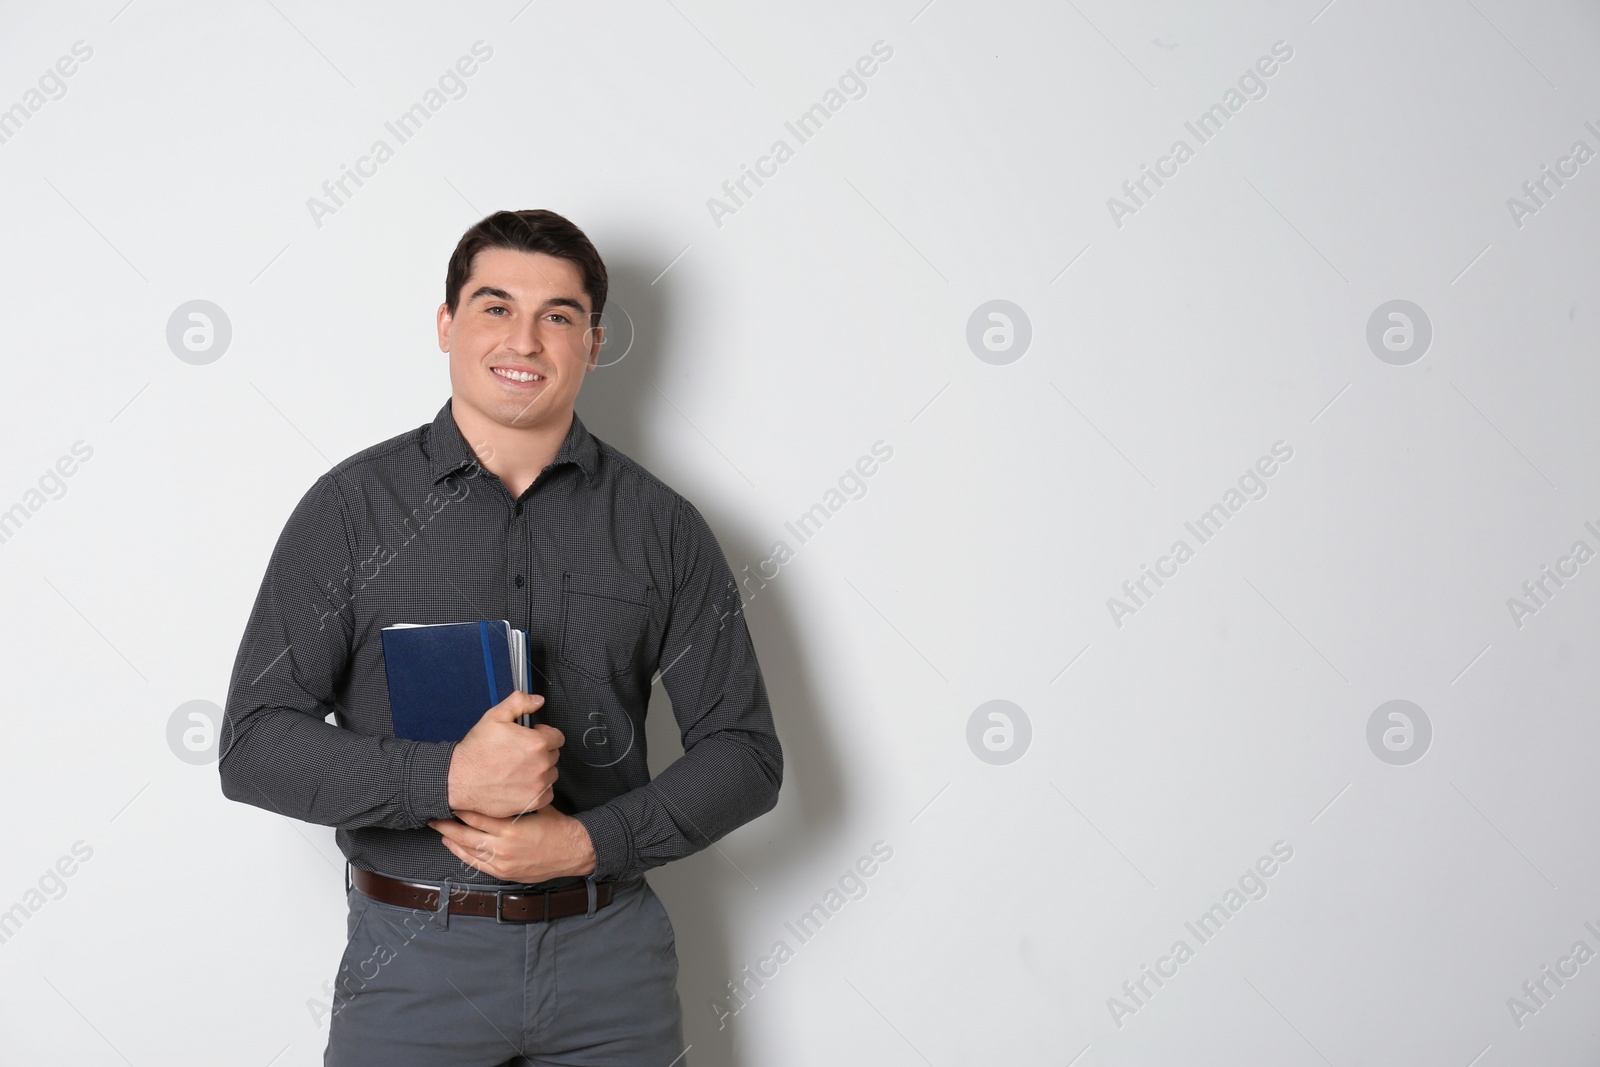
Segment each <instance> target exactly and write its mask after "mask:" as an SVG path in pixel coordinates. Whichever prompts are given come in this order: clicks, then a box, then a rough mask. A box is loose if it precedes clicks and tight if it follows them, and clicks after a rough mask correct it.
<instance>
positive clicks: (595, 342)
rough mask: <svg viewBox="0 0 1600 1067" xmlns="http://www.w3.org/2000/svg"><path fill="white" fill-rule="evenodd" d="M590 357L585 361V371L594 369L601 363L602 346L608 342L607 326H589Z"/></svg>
mask: <svg viewBox="0 0 1600 1067" xmlns="http://www.w3.org/2000/svg"><path fill="white" fill-rule="evenodd" d="M589 337H590V341H589V358H588V360H586V361H585V362H584V366H583V370H584V373H585V374H587V373H588V372H590V371H592V370H594V369H595V368H596V367H598V366H599V365H600V346H601V345H603V344H605V343H606V328H605V327H604V326H591V327H590V328H589Z"/></svg>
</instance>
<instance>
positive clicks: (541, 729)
mask: <svg viewBox="0 0 1600 1067" xmlns="http://www.w3.org/2000/svg"><path fill="white" fill-rule="evenodd" d="M533 729H534V732H535V733H539V734H543V735H544V737H545V741H546V742H547V743H548V744H549V745H550V747H551V748H560V747H561V746H562V745H564V744H566V743H567V735H566V734H564V733H562V732H561V731H560V730H557V729H556V728H555V727H554V726H551V725H550V724H549V723H547V722H539V723H534V725H533Z"/></svg>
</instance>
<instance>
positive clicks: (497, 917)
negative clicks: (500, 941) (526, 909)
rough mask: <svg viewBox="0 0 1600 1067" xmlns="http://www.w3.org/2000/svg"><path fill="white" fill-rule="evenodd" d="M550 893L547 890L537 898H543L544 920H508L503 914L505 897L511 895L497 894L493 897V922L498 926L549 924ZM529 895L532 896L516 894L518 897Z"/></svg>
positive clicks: (504, 911)
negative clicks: (533, 923)
mask: <svg viewBox="0 0 1600 1067" xmlns="http://www.w3.org/2000/svg"><path fill="white" fill-rule="evenodd" d="M550 893H551V890H548V889H545V890H542V891H541V892H540V893H539V896H541V897H543V898H544V918H543V919H508V918H506V917H505V914H506V897H508V896H510V895H511V894H509V893H501V892H497V893H495V895H494V921H495V922H496V923H497V924H498V925H500V926H511V925H519V926H520V925H522V924H523V923H531V922H549V921H550ZM531 895H532V894H529V893H519V894H518V896H531Z"/></svg>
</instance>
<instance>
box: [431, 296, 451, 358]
mask: <svg viewBox="0 0 1600 1067" xmlns="http://www.w3.org/2000/svg"><path fill="white" fill-rule="evenodd" d="M435 318H436V319H437V322H436V325H437V326H438V329H439V351H441V352H448V351H450V325H451V323H452V322H454V321H455V319H454V318H453V317H452V316H451V314H450V305H449V304H440V305H439V314H438V315H437V316H435Z"/></svg>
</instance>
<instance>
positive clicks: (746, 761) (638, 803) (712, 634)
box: [575, 498, 783, 880]
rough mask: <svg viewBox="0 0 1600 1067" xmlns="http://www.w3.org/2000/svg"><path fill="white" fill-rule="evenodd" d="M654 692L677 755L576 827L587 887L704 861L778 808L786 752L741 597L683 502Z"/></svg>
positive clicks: (695, 514)
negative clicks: (668, 709)
mask: <svg viewBox="0 0 1600 1067" xmlns="http://www.w3.org/2000/svg"><path fill="white" fill-rule="evenodd" d="M672 572H673V587H672V591H671V596H670V598H669V605H670V606H669V610H668V617H667V626H666V632H665V634H664V635H663V638H662V645H661V669H662V671H663V672H664V673H663V674H662V676H661V682H662V684H663V685H664V686H665V687H666V690H667V695H668V696H669V697H670V698H671V699H672V713H673V715H674V717H676V718H677V720H678V727H679V730H680V731H681V733H682V736H683V755H682V756H680V757H679V758H678V759H676V760H674V761H673V763H672V764H671V765H670V766H669V767H667V768H666V769H665V770H664V771H662V772H661V773H660V774H659V775H657V776H656V777H655V778H653V779H652V780H651V781H649V782H648V783H646V784H645V785H642V786H640V787H639V788H637V789H633V790H630V791H629V792H627V793H624V794H622V795H621V796H619V797H615V798H613V799H612V800H610V801H608V802H606V803H605V804H601V805H599V806H598V807H594V808H590V809H589V810H588V811H582V812H579V813H577V815H576V816H575V817H576V818H577V820H578V821H579V822H580V823H582V824H583V827H584V829H585V830H587V831H588V834H589V840H590V842H591V844H592V845H593V848H594V855H595V871H594V876H595V877H596V878H598V879H602V880H612V879H615V880H622V879H627V878H631V877H633V876H635V875H639V874H643V873H644V872H645V871H647V870H649V869H650V868H652V867H658V866H660V865H661V864H663V863H669V862H671V861H672V860H676V859H682V858H683V857H685V856H689V855H692V854H693V853H695V852H698V851H700V850H701V849H703V848H705V847H706V846H707V845H710V844H711V843H712V842H713V841H717V840H719V839H720V838H722V837H723V836H724V835H726V834H727V833H729V832H730V831H732V830H733V829H735V828H736V827H739V826H742V825H744V824H745V823H747V822H749V821H750V820H752V819H754V818H756V817H758V816H760V815H764V814H766V813H767V812H769V811H771V810H772V809H773V807H774V806H776V804H777V803H778V787H779V785H781V784H782V782H783V750H782V748H781V747H780V746H779V744H778V733H777V730H776V728H775V727H774V726H773V722H772V708H771V706H770V705H769V704H768V702H767V688H766V684H765V682H763V680H762V678H761V667H760V665H759V664H758V663H757V662H756V652H755V646H754V645H753V644H752V643H751V640H750V631H749V630H748V629H747V628H746V626H745V620H744V611H743V604H742V602H741V598H740V596H739V588H738V586H737V585H736V584H735V583H734V580H733V573H732V571H731V570H729V568H728V562H727V560H726V559H725V558H724V556H723V554H722V548H721V546H719V545H718V544H717V539H716V536H715V535H714V534H713V533H712V532H711V527H710V526H709V525H707V524H706V521H705V519H704V518H703V517H702V516H701V514H700V512H699V510H698V509H696V508H695V506H694V505H693V504H690V503H689V502H688V501H687V500H682V499H681V498H680V500H679V503H678V510H677V514H676V515H675V516H674V519H673V527H672Z"/></svg>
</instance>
